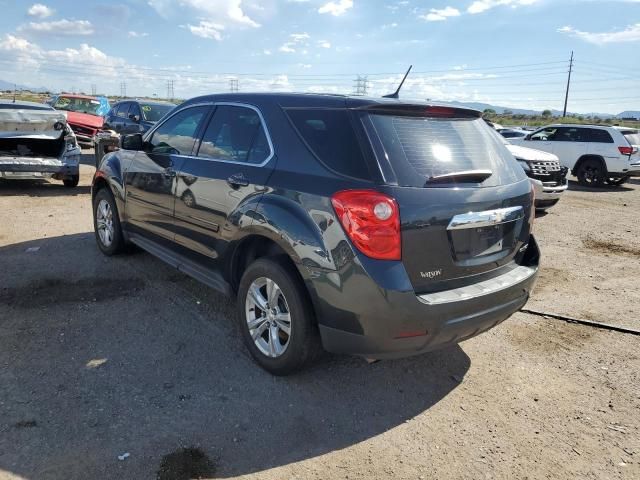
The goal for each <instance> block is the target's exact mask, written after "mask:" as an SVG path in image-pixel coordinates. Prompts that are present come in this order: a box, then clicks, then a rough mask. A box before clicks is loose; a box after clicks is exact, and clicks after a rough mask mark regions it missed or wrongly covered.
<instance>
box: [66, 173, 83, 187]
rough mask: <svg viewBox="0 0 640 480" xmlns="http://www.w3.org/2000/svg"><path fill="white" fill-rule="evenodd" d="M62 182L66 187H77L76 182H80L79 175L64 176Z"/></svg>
mask: <svg viewBox="0 0 640 480" xmlns="http://www.w3.org/2000/svg"><path fill="white" fill-rule="evenodd" d="M62 183H63V185H64V186H65V187H67V188H74V187H77V186H78V183H80V175H73V176H71V177H68V178H64V179H63V180H62Z"/></svg>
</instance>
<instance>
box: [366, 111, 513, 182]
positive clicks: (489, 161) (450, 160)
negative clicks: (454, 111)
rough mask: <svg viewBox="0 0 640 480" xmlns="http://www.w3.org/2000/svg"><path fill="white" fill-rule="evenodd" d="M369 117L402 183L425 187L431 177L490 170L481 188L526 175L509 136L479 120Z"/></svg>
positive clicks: (392, 116) (376, 115) (393, 116)
mask: <svg viewBox="0 0 640 480" xmlns="http://www.w3.org/2000/svg"><path fill="white" fill-rule="evenodd" d="M369 117H370V119H371V122H372V124H373V126H374V129H375V131H376V134H377V136H378V138H379V139H380V141H381V143H382V145H383V148H384V153H385V156H386V157H387V158H388V159H389V162H390V163H391V167H392V168H393V170H394V171H395V173H396V176H397V177H398V182H399V183H400V184H401V185H403V186H416V187H417V186H425V185H426V184H427V183H428V182H429V179H431V178H432V177H438V176H443V175H450V174H455V173H460V172H467V171H475V170H483V171H487V170H489V171H491V173H492V175H491V177H490V178H489V179H487V180H486V181H484V182H482V186H495V185H501V184H506V183H514V182H516V181H518V180H521V179H522V176H523V174H522V168H520V166H519V165H518V164H517V163H515V160H514V159H513V156H512V155H511V154H510V153H509V150H507V148H506V147H505V146H504V144H505V143H507V142H506V140H504V139H500V138H499V137H500V135H499V134H498V133H497V132H495V131H494V130H493V129H492V128H491V127H489V126H488V125H487V124H486V123H485V122H484V120H482V119H480V118H478V119H459V118H431V117H409V116H407V117H404V116H395V115H378V114H372V115H369Z"/></svg>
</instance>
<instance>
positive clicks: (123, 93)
mask: <svg viewBox="0 0 640 480" xmlns="http://www.w3.org/2000/svg"><path fill="white" fill-rule="evenodd" d="M120 96H121V97H122V98H126V96H127V82H120Z"/></svg>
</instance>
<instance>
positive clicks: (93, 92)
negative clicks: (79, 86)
mask: <svg viewBox="0 0 640 480" xmlns="http://www.w3.org/2000/svg"><path fill="white" fill-rule="evenodd" d="M97 90H98V87H97V85H96V84H95V83H92V84H91V95H93V96H94V97H95V96H96V91H97Z"/></svg>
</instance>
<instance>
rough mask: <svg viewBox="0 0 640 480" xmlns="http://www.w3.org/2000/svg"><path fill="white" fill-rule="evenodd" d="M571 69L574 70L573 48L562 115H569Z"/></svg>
mask: <svg viewBox="0 0 640 480" xmlns="http://www.w3.org/2000/svg"><path fill="white" fill-rule="evenodd" d="M571 70H573V50H571V60H569V76H568V77H567V91H566V93H565V94H564V110H563V111H562V117H563V118H564V117H566V116H567V102H568V101H569V85H570V84H571Z"/></svg>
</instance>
